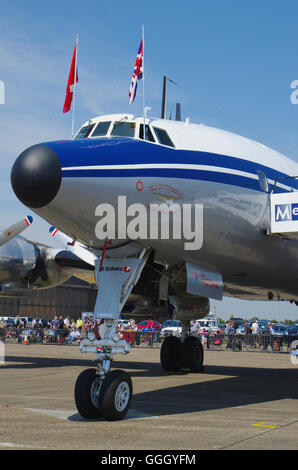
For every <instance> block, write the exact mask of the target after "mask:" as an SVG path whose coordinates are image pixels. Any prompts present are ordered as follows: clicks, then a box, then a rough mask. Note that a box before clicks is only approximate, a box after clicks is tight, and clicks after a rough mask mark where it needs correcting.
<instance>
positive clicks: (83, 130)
mask: <svg viewBox="0 0 298 470" xmlns="http://www.w3.org/2000/svg"><path fill="white" fill-rule="evenodd" d="M94 126H95V124H88V125H87V126H84V127H82V128H81V129H80V130H79V132H78V133H77V135H76V136H75V140H78V139H86V138H87V137H88V135H89V134H90V132H91V131H92V129H93V127H94Z"/></svg>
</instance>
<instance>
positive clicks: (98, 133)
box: [92, 121, 111, 137]
mask: <svg viewBox="0 0 298 470" xmlns="http://www.w3.org/2000/svg"><path fill="white" fill-rule="evenodd" d="M110 124H111V121H104V122H99V123H98V124H97V126H96V128H95V130H94V131H93V134H92V137H103V136H104V135H107V133H108V130H109V128H110Z"/></svg>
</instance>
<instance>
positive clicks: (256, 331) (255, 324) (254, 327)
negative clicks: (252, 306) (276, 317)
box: [251, 320, 259, 335]
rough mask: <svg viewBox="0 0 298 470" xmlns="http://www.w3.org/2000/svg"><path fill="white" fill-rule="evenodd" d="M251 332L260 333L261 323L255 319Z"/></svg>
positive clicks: (253, 333)
mask: <svg viewBox="0 0 298 470" xmlns="http://www.w3.org/2000/svg"><path fill="white" fill-rule="evenodd" d="M251 334H252V335H258V334H259V325H258V322H257V320H254V321H253V324H252V325H251Z"/></svg>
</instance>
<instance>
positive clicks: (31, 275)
mask: <svg viewBox="0 0 298 470" xmlns="http://www.w3.org/2000/svg"><path fill="white" fill-rule="evenodd" d="M32 222H33V219H32V217H31V216H28V217H25V218H24V219H22V220H20V221H18V222H17V223H15V224H13V225H12V226H10V227H8V228H7V229H5V230H3V231H2V232H1V233H0V296H3V297H22V296H25V295H28V294H29V293H30V292H31V291H32V290H34V289H44V288H49V287H53V286H55V285H57V284H61V283H63V282H64V281H66V280H67V279H68V278H69V277H71V276H72V275H73V274H75V273H76V272H77V273H78V274H80V273H81V274H84V273H86V272H90V271H91V272H92V273H93V271H94V268H93V267H90V266H89V265H88V264H87V263H85V262H84V261H82V260H81V259H80V258H78V257H77V256H75V255H74V254H73V253H71V252H67V251H65V250H62V249H56V248H51V247H49V246H46V245H43V244H41V243H38V242H33V241H30V240H27V239H26V238H24V237H23V236H21V235H19V234H20V233H21V232H22V231H23V230H25V229H26V228H28V227H29V226H30V225H31V224H32ZM93 282H95V281H94V277H93Z"/></svg>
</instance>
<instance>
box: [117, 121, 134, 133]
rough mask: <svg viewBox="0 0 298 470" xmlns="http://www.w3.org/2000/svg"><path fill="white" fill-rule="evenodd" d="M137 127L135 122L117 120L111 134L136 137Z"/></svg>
mask: <svg viewBox="0 0 298 470" xmlns="http://www.w3.org/2000/svg"><path fill="white" fill-rule="evenodd" d="M135 128H136V123H135V122H124V121H117V122H115V123H114V127H113V130H112V132H111V135H117V136H119V137H134V136H135Z"/></svg>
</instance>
